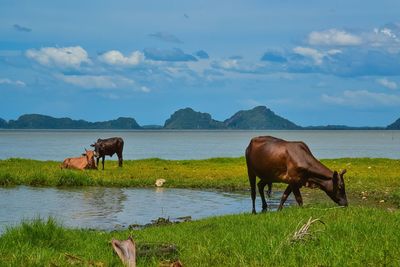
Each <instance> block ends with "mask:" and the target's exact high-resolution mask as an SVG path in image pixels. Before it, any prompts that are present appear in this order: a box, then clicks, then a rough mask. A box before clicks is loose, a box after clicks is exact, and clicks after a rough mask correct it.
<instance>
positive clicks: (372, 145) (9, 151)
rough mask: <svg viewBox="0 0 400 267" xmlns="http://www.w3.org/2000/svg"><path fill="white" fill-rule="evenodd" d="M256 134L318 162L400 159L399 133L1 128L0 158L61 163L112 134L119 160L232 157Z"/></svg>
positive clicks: (242, 151) (380, 131)
mask: <svg viewBox="0 0 400 267" xmlns="http://www.w3.org/2000/svg"><path fill="white" fill-rule="evenodd" d="M260 135H272V136H276V137H280V138H283V139H287V140H302V141H304V142H306V143H307V144H308V145H309V147H310V148H311V150H312V151H313V153H314V155H315V156H316V157H318V158H340V157H385V158H400V131H385V130H378V131H358V130H352V131H305V130H304V131H293V130H292V131H271V130H270V131H164V130H162V131H160V130H157V131H94V130H93V131H88V130H82V131H81V130H44V131H43V130H29V131H26V130H1V131H0V159H6V158H10V157H21V158H32V159H38V160H63V159H64V158H66V157H71V156H79V155H80V154H81V153H82V152H83V150H84V148H85V147H86V148H87V149H89V148H90V144H92V143H93V142H94V141H95V140H97V138H107V137H113V136H121V137H122V138H123V139H124V141H125V147H124V158H125V159H142V158H154V157H156V158H163V159H203V158H211V157H238V156H243V155H244V150H245V148H246V147H247V145H248V143H249V141H250V139H251V138H252V137H254V136H260ZM114 157H116V156H114ZM114 159H116V158H114Z"/></svg>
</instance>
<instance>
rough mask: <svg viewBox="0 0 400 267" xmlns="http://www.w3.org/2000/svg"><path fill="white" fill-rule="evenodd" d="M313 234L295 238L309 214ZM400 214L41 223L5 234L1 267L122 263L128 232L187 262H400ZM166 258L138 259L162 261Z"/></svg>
mask: <svg viewBox="0 0 400 267" xmlns="http://www.w3.org/2000/svg"><path fill="white" fill-rule="evenodd" d="M310 217H313V218H320V219H321V220H322V221H323V222H324V224H321V223H314V224H312V225H311V226H310V232H309V233H310V234H311V235H310V236H309V238H308V239H302V240H297V242H291V241H290V240H291V237H292V236H293V234H294V232H295V231H296V230H297V229H298V228H299V226H300V225H301V224H304V223H306V222H307V220H308V218H310ZM399 225H400V213H399V212H398V211H395V212H389V211H387V210H384V209H378V208H365V207H349V208H344V209H325V208H324V207H322V206H315V207H313V208H303V209H301V208H297V207H293V208H287V209H284V210H283V211H282V212H270V213H265V214H259V215H251V214H239V215H232V216H222V217H215V218H209V219H204V220H200V221H194V222H187V223H181V224H177V225H171V226H163V227H152V228H146V229H144V230H131V231H129V230H126V231H119V232H111V233H108V232H101V231H89V230H71V229H65V228H62V227H60V226H58V225H57V224H55V223H54V221H52V220H49V221H47V222H43V221H35V222H32V223H24V224H22V225H21V226H19V227H16V228H13V229H9V230H8V231H7V232H6V233H5V234H4V235H2V236H1V237H0V262H1V263H2V266H71V265H76V266H85V265H86V266H119V264H120V263H119V259H118V258H117V256H116V255H114V253H113V251H112V249H111V245H110V244H109V241H110V240H111V239H112V238H117V239H126V238H127V237H128V236H129V235H133V237H134V238H135V239H136V241H137V245H138V246H140V245H141V244H143V243H153V244H157V243H173V244H175V245H176V246H177V248H178V253H177V254H176V255H175V256H173V258H175V257H177V258H179V259H180V260H181V261H182V263H183V264H184V266H271V265H272V266H399V265H400V256H399V255H400V246H399V245H398V244H399V243H400V232H399V228H398V226H399ZM162 260H163V258H162V257H154V256H153V257H139V258H138V264H139V266H158V264H159V262H160V261H162Z"/></svg>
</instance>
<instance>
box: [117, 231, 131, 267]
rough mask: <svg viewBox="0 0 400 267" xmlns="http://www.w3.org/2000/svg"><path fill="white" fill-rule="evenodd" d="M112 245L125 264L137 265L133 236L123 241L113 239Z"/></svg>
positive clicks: (129, 265) (129, 266)
mask: <svg viewBox="0 0 400 267" xmlns="http://www.w3.org/2000/svg"><path fill="white" fill-rule="evenodd" d="M111 245H112V247H113V249H114V251H115V252H116V253H117V255H118V257H119V258H120V259H121V261H122V262H123V264H124V265H125V266H128V267H136V244H135V241H134V240H133V238H132V237H131V236H130V237H129V238H128V239H127V240H122V241H120V240H116V239H113V240H112V241H111Z"/></svg>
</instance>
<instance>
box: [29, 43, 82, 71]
mask: <svg viewBox="0 0 400 267" xmlns="http://www.w3.org/2000/svg"><path fill="white" fill-rule="evenodd" d="M25 55H26V56H27V57H28V58H31V59H33V60H35V61H37V62H38V63H39V64H41V65H44V66H55V67H61V68H79V67H80V66H81V64H82V63H90V59H89V56H88V53H87V52H86V51H85V49H83V48H82V47H80V46H71V47H60V48H58V47H44V48H41V49H40V50H36V49H29V50H27V51H26V53H25Z"/></svg>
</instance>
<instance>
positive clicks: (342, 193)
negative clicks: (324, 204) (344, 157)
mask: <svg viewBox="0 0 400 267" xmlns="http://www.w3.org/2000/svg"><path fill="white" fill-rule="evenodd" d="M345 173H346V170H345V169H344V170H342V171H341V172H340V173H338V172H337V171H334V172H333V177H332V184H333V190H332V192H330V194H329V196H330V197H331V199H332V200H333V201H335V202H336V203H337V204H339V205H340V206H347V205H348V202H347V196H346V190H345V186H344V179H343V176H344V174H345Z"/></svg>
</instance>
